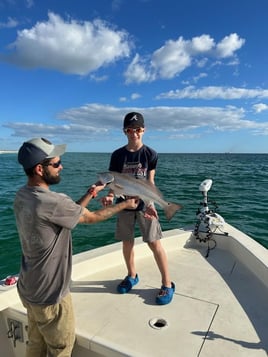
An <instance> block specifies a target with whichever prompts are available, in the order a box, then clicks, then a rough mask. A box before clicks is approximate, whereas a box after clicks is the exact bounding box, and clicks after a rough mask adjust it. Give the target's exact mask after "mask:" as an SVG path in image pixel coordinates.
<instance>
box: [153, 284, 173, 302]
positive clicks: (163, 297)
mask: <svg viewBox="0 0 268 357" xmlns="http://www.w3.org/2000/svg"><path fill="white" fill-rule="evenodd" d="M174 291H175V284H174V283H172V282H171V288H168V287H166V286H161V289H160V291H159V293H158V295H157V297H156V303H157V304H158V305H166V304H169V303H170V302H171V300H172V298H173V294H174Z"/></svg>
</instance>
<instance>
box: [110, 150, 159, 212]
mask: <svg viewBox="0 0 268 357" xmlns="http://www.w3.org/2000/svg"><path fill="white" fill-rule="evenodd" d="M157 160H158V155H157V153H156V151H154V150H153V149H151V148H150V147H148V146H146V145H143V146H142V147H141V148H140V149H139V150H138V151H129V150H127V149H126V146H123V147H121V148H119V149H117V150H115V151H114V152H113V153H112V156H111V160H110V166H109V170H110V171H115V172H120V173H126V174H129V175H132V176H134V177H136V178H137V179H143V180H146V179H147V178H148V173H149V171H151V170H155V168H156V165H157ZM122 200H123V198H121V197H120V198H118V199H117V202H121V201H122ZM143 207H144V202H143V201H141V202H140V203H139V205H138V207H137V208H136V210H138V211H140V210H142V209H143Z"/></svg>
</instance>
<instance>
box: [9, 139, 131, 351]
mask: <svg viewBox="0 0 268 357" xmlns="http://www.w3.org/2000/svg"><path fill="white" fill-rule="evenodd" d="M65 147H66V145H53V144H52V143H51V142H50V141H48V140H46V139H44V138H34V139H31V140H29V141H26V142H24V143H23V145H22V146H21V148H20V149H19V152H18V161H19V163H20V164H21V165H22V166H23V168H24V171H25V173H26V175H27V177H28V182H27V184H26V185H25V186H23V187H22V188H21V189H20V190H19V191H18V192H17V194H16V197H15V202H14V211H15V216H16V223H17V229H18V233H19V238H20V241H21V248H22V262H21V269H20V274H19V280H18V284H17V288H18V293H19V295H20V298H21V300H22V303H23V305H24V306H25V308H26V309H27V316H28V338H29V343H28V344H27V352H26V356H27V357H37V356H38V357H46V356H53V357H55V356H61V357H63V356H64V357H67V356H68V357H69V356H71V353H72V349H73V345H74V341H75V327H74V316H73V306H72V301H71V295H70V290H69V284H70V279H71V267H72V241H71V229H73V228H74V227H75V226H76V225H77V224H78V223H88V224H89V223H96V222H100V221H103V220H105V219H108V218H110V217H112V216H113V215H114V214H116V213H118V212H120V211H121V210H123V209H133V208H135V207H137V203H136V202H135V199H129V200H127V201H125V202H122V203H119V204H118V205H115V206H111V207H108V208H105V209H100V210H97V211H95V212H90V211H89V210H88V209H87V208H85V207H86V206H87V205H88V203H89V202H90V200H91V199H92V198H94V197H95V196H96V195H97V193H98V192H99V191H100V190H102V189H103V188H104V186H103V185H99V184H98V183H97V184H96V185H92V186H91V187H90V188H89V190H88V191H87V192H86V193H85V194H84V195H83V196H82V197H81V198H80V199H79V200H78V202H77V203H76V202H74V201H73V200H72V199H71V198H70V197H68V196H67V195H65V194H62V193H56V192H52V191H50V189H49V187H50V185H53V184H57V183H59V182H60V172H61V170H62V168H63V166H62V163H61V160H60V156H61V155H62V154H63V153H64V152H65Z"/></svg>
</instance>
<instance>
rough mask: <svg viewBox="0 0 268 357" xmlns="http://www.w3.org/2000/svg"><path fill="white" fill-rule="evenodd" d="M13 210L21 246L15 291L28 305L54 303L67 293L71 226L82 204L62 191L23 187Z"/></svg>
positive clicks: (70, 264) (69, 273) (81, 210)
mask: <svg viewBox="0 0 268 357" xmlns="http://www.w3.org/2000/svg"><path fill="white" fill-rule="evenodd" d="M14 211H15V216H16V223H17V229H18V233H19V237H20V241H21V248H22V261H21V269H20V275H19V280H18V291H19V294H20V295H21V296H22V298H24V299H25V300H26V301H28V302H29V303H32V304H44V305H50V304H55V303H57V302H58V301H59V300H60V299H61V298H62V297H63V296H65V295H66V294H67V293H68V292H69V284H70V279H71V270H72V236H71V229H72V228H74V227H75V226H76V225H77V223H78V221H79V217H80V216H81V214H82V212H83V207H82V206H80V205H78V204H76V203H75V202H74V201H73V200H72V199H71V198H70V197H68V196H67V195H65V194H62V193H56V192H52V191H50V190H48V189H45V188H42V187H38V186H34V187H30V186H24V187H22V188H21V189H20V190H19V191H18V192H17V194H16V197H15V202H14Z"/></svg>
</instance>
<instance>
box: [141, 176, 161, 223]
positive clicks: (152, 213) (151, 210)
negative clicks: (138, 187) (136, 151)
mask: <svg viewBox="0 0 268 357" xmlns="http://www.w3.org/2000/svg"><path fill="white" fill-rule="evenodd" d="M154 177H155V170H151V171H149V173H148V178H147V180H148V181H149V182H150V183H151V184H153V185H154V184H155V183H154ZM144 217H145V218H148V219H153V218H157V219H158V214H157V210H156V209H155V206H154V203H153V202H150V203H149V204H148V206H147V207H146V208H145V211H144Z"/></svg>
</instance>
